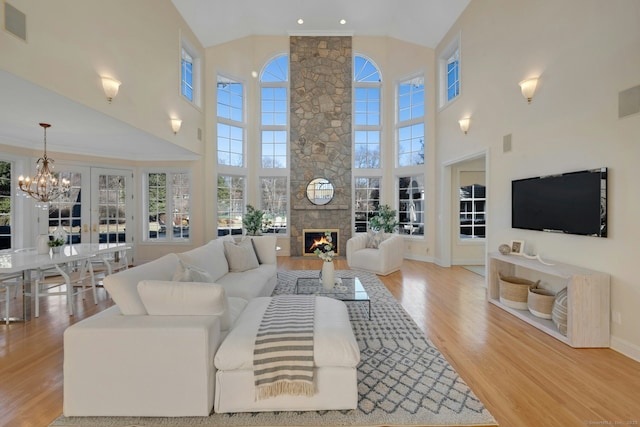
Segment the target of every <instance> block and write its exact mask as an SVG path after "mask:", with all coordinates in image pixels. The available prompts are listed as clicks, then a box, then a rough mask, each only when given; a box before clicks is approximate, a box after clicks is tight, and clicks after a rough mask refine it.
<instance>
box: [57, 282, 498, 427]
mask: <svg viewBox="0 0 640 427" xmlns="http://www.w3.org/2000/svg"><path fill="white" fill-rule="evenodd" d="M317 274H318V272H314V271H295V270H294V271H280V272H279V273H278V285H277V287H276V289H275V291H274V294H290V293H293V290H294V287H295V282H296V279H297V278H298V277H309V275H317ZM336 276H337V277H356V276H357V277H358V278H359V279H360V281H361V282H362V284H363V285H364V287H365V289H366V290H367V293H368V294H369V297H370V298H371V320H369V313H368V312H367V309H368V305H366V304H363V303H357V302H353V303H347V306H348V309H349V316H350V318H351V324H352V327H353V331H354V333H355V336H356V339H357V340H358V345H359V347H360V353H361V361H360V364H359V365H358V395H359V397H358V408H357V409H355V410H348V411H308V412H297V411H296V412H261V413H236V414H212V415H211V416H209V417H179V418H152V417H68V418H67V417H64V416H60V417H58V418H57V419H56V420H55V421H54V422H53V423H52V424H51V426H56V427H60V426H85V427H131V426H136V427H137V426H144V427H156V426H157V427H192V426H198V427H213V426H232V427H240V426H243V427H244V426H274V427H275V426H278V427H279V426H496V425H497V423H496V421H495V419H494V418H493V416H492V415H491V414H490V413H489V411H487V409H486V408H485V407H484V405H483V404H482V402H480V400H479V399H478V398H477V397H476V396H475V395H474V394H473V392H472V391H471V389H470V388H469V387H468V386H467V385H466V384H465V382H464V381H462V379H461V378H460V377H459V376H458V374H457V373H456V371H455V370H454V369H453V368H452V367H451V365H449V363H448V362H447V361H446V360H445V358H444V357H443V356H442V354H441V353H440V351H439V350H438V349H437V348H436V347H435V346H434V345H433V344H432V343H431V342H430V341H429V340H428V339H427V338H426V337H425V335H424V333H423V332H422V331H421V330H420V328H418V326H417V325H416V324H415V322H414V321H413V320H412V319H411V318H410V317H409V315H408V314H407V312H406V311H405V310H404V309H403V308H402V306H401V305H400V304H399V303H398V302H397V301H396V300H395V298H394V297H393V296H392V295H391V293H390V292H389V291H388V290H387V289H386V288H385V286H384V285H383V284H382V282H380V280H379V279H378V278H377V276H376V275H375V274H371V273H365V272H355V271H350V270H340V271H337V272H336Z"/></svg>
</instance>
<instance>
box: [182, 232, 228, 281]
mask: <svg viewBox="0 0 640 427" xmlns="http://www.w3.org/2000/svg"><path fill="white" fill-rule="evenodd" d="M178 257H179V258H180V260H182V262H184V263H185V264H187V265H193V266H195V267H199V268H202V269H204V270H206V271H207V272H208V273H209V274H210V275H211V278H212V279H213V281H214V282H216V281H217V280H218V279H219V278H221V277H222V276H224V275H225V274H227V273H228V272H229V264H228V263H227V258H226V257H225V255H224V247H223V245H222V239H215V240H211V241H210V242H209V243H207V244H206V245H203V246H200V247H198V248H195V249H192V250H190V251H187V252H182V253H180V254H178Z"/></svg>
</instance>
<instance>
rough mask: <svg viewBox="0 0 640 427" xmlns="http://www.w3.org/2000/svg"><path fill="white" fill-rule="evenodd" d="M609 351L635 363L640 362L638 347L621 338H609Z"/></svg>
mask: <svg viewBox="0 0 640 427" xmlns="http://www.w3.org/2000/svg"><path fill="white" fill-rule="evenodd" d="M611 349H612V350H615V351H617V352H618V353H620V354H623V355H625V356H627V357H629V358H631V359H633V360H635V361H636V362H640V346H638V345H635V344H632V343H630V342H629V341H625V340H623V339H621V338H617V337H614V336H612V337H611Z"/></svg>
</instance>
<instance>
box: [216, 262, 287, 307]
mask: <svg viewBox="0 0 640 427" xmlns="http://www.w3.org/2000/svg"><path fill="white" fill-rule="evenodd" d="M277 272H278V270H277V266H276V265H274V264H262V265H260V266H259V267H258V268H254V269H252V270H247V271H243V272H242V273H233V272H230V273H229V274H227V275H225V276H224V277H221V278H220V279H218V280H216V283H217V284H219V285H222V286H223V287H224V289H225V291H227V295H228V296H230V297H238V298H243V299H245V300H247V301H250V300H252V299H254V298H256V297H268V296H270V295H271V293H272V292H273V286H271V285H272V283H271V280H272V279H273V281H274V282H275V276H276V274H277Z"/></svg>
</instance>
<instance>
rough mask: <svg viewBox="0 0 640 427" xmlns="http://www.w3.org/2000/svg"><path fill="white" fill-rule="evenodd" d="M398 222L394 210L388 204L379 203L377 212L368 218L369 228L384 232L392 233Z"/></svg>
mask: <svg viewBox="0 0 640 427" xmlns="http://www.w3.org/2000/svg"><path fill="white" fill-rule="evenodd" d="M398 225H400V223H399V222H398V221H397V220H396V210H395V209H391V206H389V205H380V206H379V207H378V213H377V214H376V215H374V216H373V217H372V218H371V219H370V220H369V228H371V229H372V230H373V231H379V230H382V231H384V232H385V233H393V232H394V231H396V230H397V228H398Z"/></svg>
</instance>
